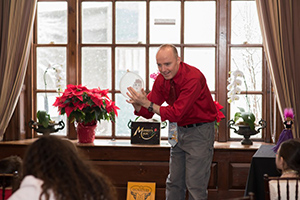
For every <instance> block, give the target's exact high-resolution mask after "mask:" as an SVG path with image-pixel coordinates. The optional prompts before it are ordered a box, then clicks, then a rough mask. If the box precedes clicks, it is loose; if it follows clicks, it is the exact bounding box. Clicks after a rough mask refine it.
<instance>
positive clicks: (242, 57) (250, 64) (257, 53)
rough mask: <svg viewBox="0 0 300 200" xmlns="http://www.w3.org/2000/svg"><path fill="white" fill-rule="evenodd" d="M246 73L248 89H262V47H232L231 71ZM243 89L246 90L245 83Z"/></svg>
mask: <svg viewBox="0 0 300 200" xmlns="http://www.w3.org/2000/svg"><path fill="white" fill-rule="evenodd" d="M236 69H239V70H240V71H242V72H243V73H244V76H245V79H246V84H247V88H248V91H261V90H262V48H231V71H234V70H236ZM241 89H242V90H243V91H246V87H245V84H242V85H241Z"/></svg>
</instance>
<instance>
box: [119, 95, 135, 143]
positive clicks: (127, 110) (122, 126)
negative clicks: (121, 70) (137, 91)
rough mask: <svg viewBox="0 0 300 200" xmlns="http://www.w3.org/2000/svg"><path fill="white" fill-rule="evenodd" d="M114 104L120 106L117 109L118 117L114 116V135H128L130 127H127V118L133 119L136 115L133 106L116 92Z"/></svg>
mask: <svg viewBox="0 0 300 200" xmlns="http://www.w3.org/2000/svg"><path fill="white" fill-rule="evenodd" d="M116 105H117V106H118V107H119V108H120V110H118V116H119V117H117V118H116V136H128V137H130V134H131V129H129V128H128V126H127V124H128V122H129V120H131V121H134V120H135V118H136V117H137V116H136V115H134V113H133V111H134V108H133V106H132V105H131V104H129V103H127V102H126V98H125V97H124V96H123V95H122V94H120V93H118V94H116ZM120 116H122V117H120Z"/></svg>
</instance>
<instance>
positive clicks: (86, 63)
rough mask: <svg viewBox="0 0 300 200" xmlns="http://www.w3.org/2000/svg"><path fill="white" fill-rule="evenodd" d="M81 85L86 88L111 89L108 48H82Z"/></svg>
mask: <svg viewBox="0 0 300 200" xmlns="http://www.w3.org/2000/svg"><path fill="white" fill-rule="evenodd" d="M82 84H83V85H85V86H87V87H88V88H97V87H100V88H101V89H111V49H110V48H101V47H84V48H82Z"/></svg>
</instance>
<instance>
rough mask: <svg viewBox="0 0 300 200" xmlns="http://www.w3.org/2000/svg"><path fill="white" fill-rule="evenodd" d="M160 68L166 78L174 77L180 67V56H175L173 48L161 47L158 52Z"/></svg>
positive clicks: (157, 58)
mask: <svg viewBox="0 0 300 200" xmlns="http://www.w3.org/2000/svg"><path fill="white" fill-rule="evenodd" d="M156 63H157V66H158V70H159V72H160V73H161V75H163V77H164V78H165V79H166V80H170V79H172V78H173V77H174V76H175V75H176V73H177V72H178V69H179V64H180V58H179V57H175V55H174V52H173V49H172V48H170V47H169V48H163V49H160V50H159V51H158V52H157V54H156Z"/></svg>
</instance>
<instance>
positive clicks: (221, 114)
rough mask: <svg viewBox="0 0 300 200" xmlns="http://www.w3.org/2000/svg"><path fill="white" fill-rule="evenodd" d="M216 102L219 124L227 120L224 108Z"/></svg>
mask: <svg viewBox="0 0 300 200" xmlns="http://www.w3.org/2000/svg"><path fill="white" fill-rule="evenodd" d="M214 102H215V105H216V108H217V112H218V114H217V117H216V121H217V122H220V121H221V119H223V118H225V115H224V114H223V113H222V111H221V109H222V108H223V106H222V105H221V104H219V102H217V101H214Z"/></svg>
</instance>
